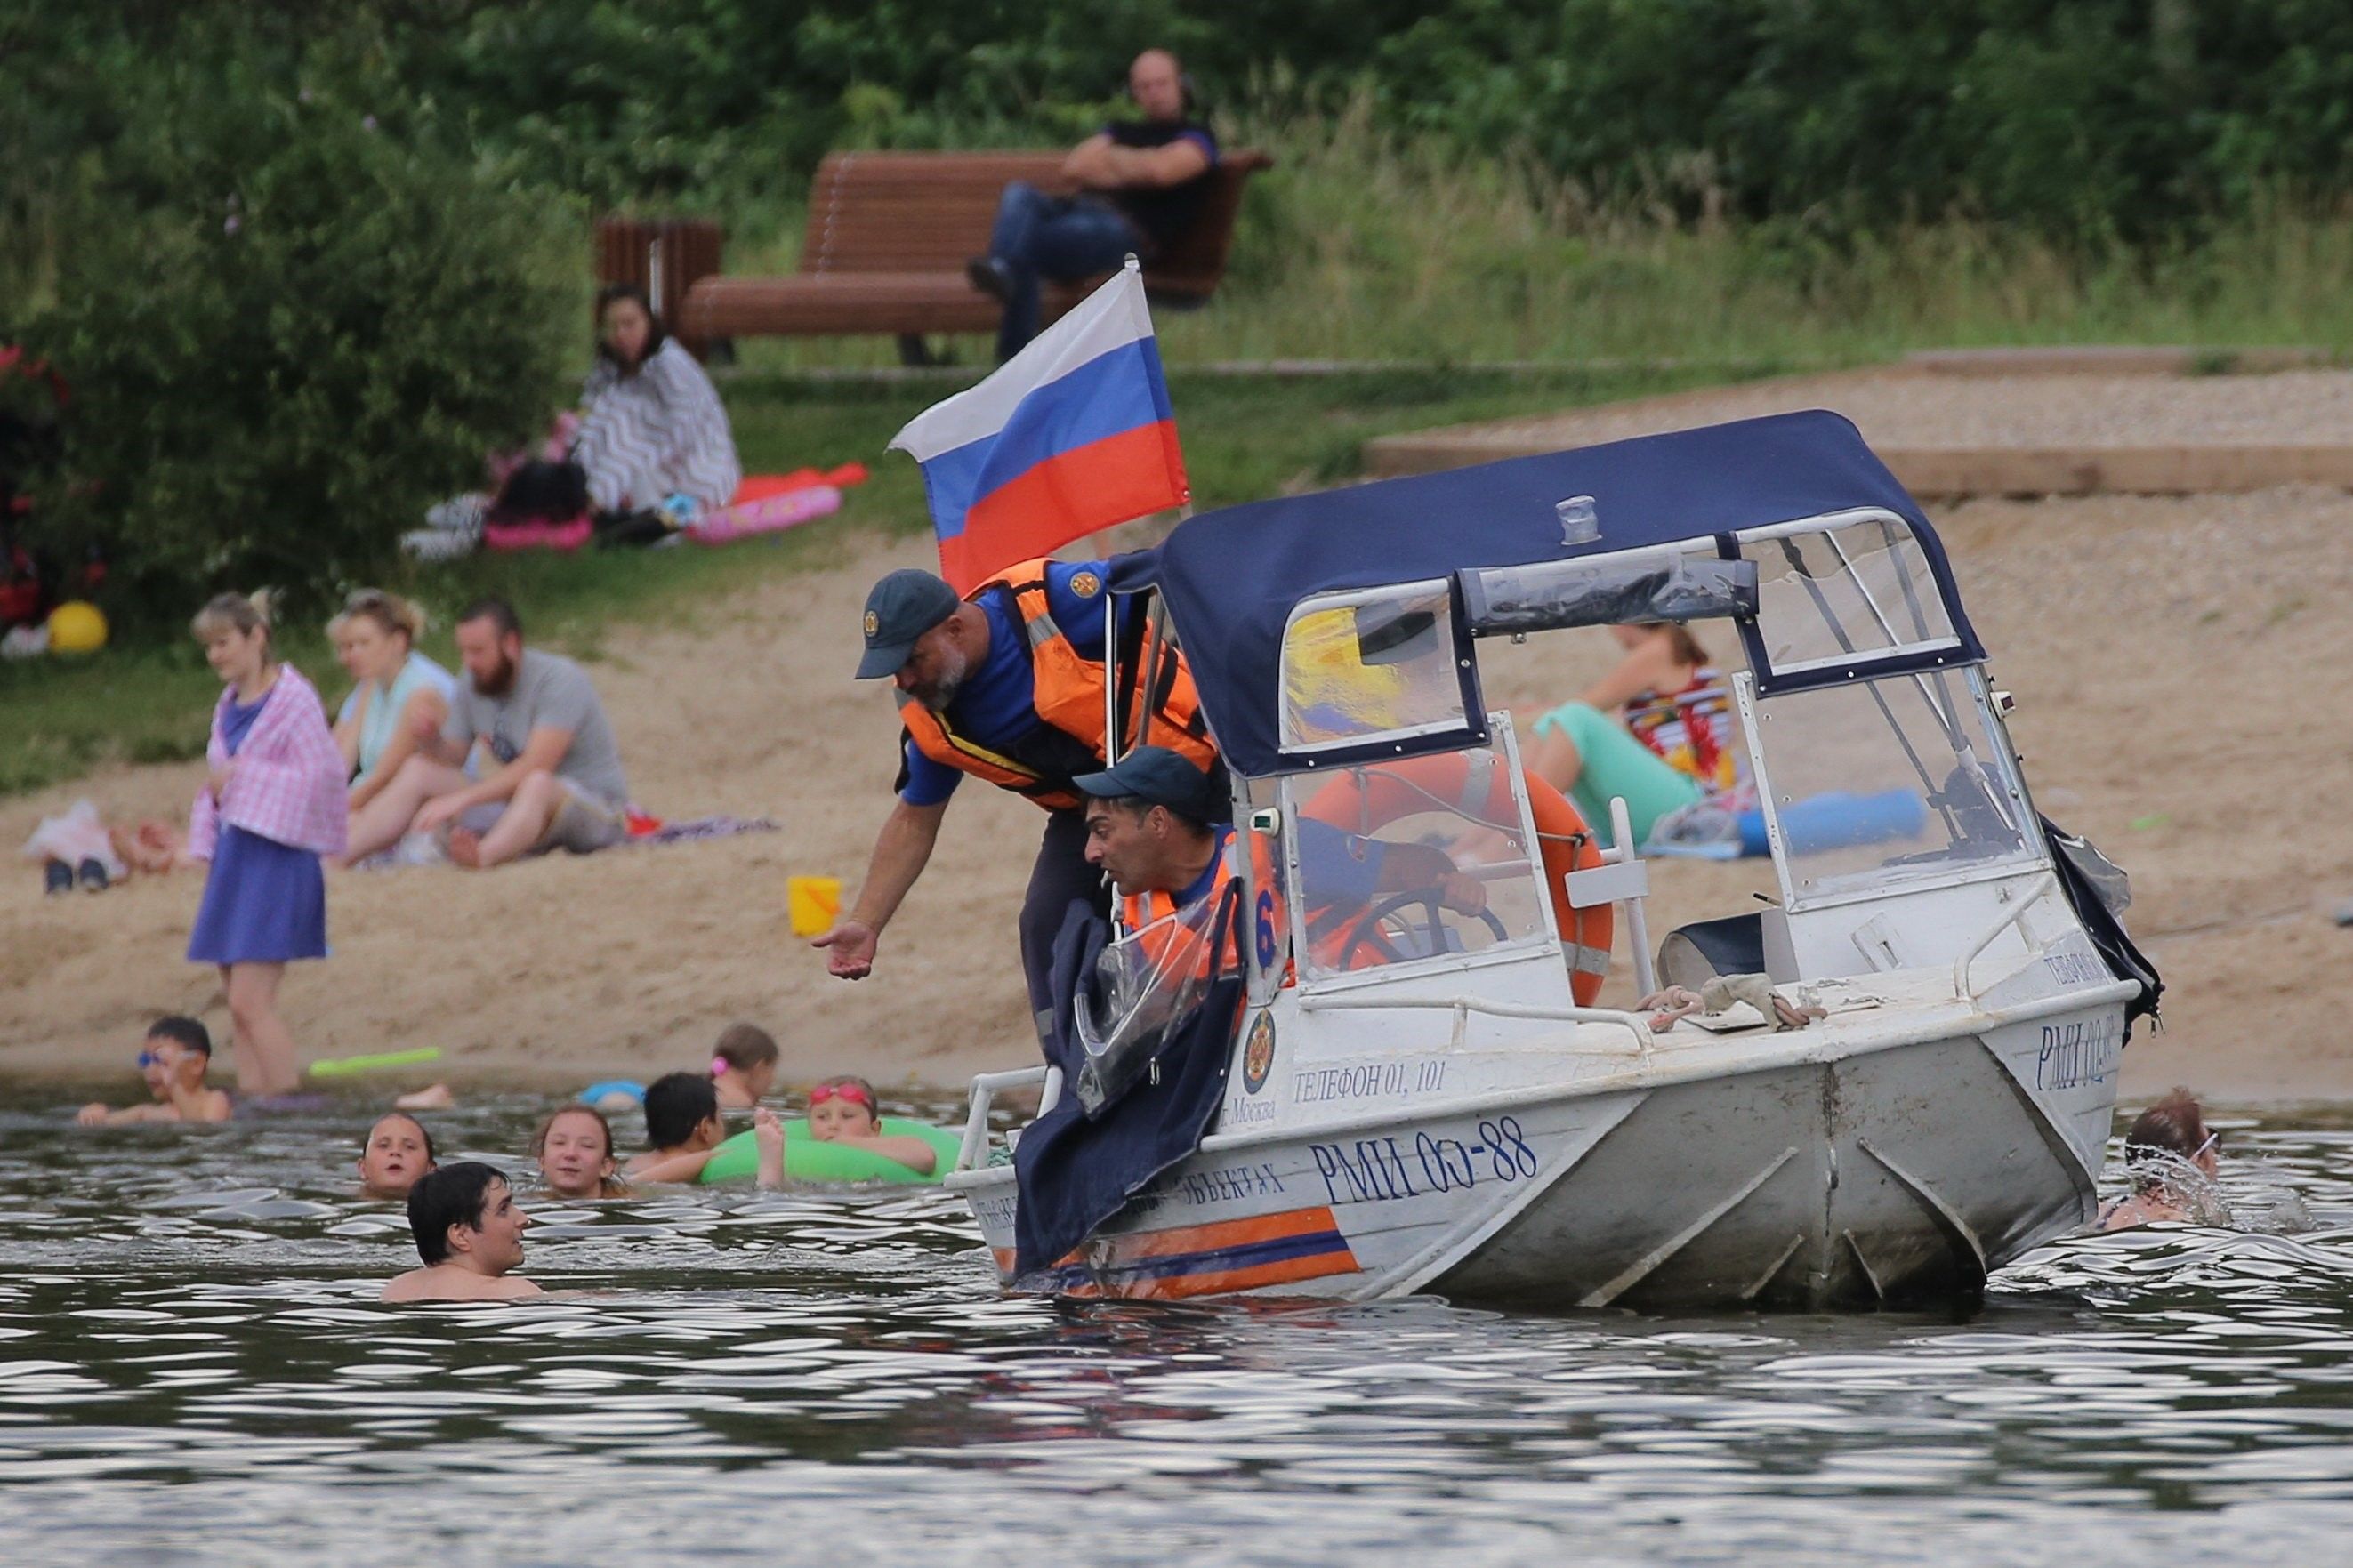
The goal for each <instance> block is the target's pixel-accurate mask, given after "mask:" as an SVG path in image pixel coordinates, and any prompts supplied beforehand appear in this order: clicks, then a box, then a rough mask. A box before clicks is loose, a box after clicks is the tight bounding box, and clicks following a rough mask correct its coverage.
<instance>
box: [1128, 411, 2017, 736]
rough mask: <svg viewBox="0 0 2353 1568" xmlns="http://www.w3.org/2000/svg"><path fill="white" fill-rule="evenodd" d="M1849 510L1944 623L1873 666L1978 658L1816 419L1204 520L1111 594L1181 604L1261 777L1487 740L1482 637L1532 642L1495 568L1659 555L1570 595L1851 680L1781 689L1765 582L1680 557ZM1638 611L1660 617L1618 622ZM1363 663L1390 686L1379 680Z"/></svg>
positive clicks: (1613, 448) (1215, 708) (1938, 552)
mask: <svg viewBox="0 0 2353 1568" xmlns="http://www.w3.org/2000/svg"><path fill="white" fill-rule="evenodd" d="M1841 513H1848V514H1860V515H1862V516H1870V515H1874V514H1875V515H1878V516H1880V517H1881V519H1882V524H1881V525H1874V526H1880V527H1881V528H1882V531H1883V537H1884V541H1885V542H1886V545H1887V548H1888V550H1889V552H1891V553H1893V552H1895V551H1897V550H1900V551H1901V552H1903V554H1904V555H1905V558H1907V559H1909V560H1911V561H1912V562H1914V563H1915V564H1916V567H1917V568H1919V569H1923V570H1925V573H1926V581H1925V582H1922V583H1920V584H1919V586H1920V587H1922V588H1926V589H1929V590H1932V592H1933V599H1932V601H1931V605H1932V606H1933V608H1941V610H1942V612H1943V614H1942V616H1935V615H1934V614H1933V608H1932V610H1931V613H1930V618H1931V619H1933V620H1935V621H1936V628H1935V629H1936V636H1935V637H1934V639H1933V646H1932V644H1931V643H1930V642H1928V641H1922V642H1920V643H1918V644H1916V645H1915V646H1916V647H1919V648H1920V649H1923V650H1927V651H1922V652H1920V653H1918V654H1916V655H1915V654H1911V653H1909V652H1907V650H1906V648H1905V647H1904V646H1901V645H1898V646H1895V647H1888V648H1886V649H1884V650H1883V651H1881V652H1878V653H1873V654H1866V655H1865V661H1867V662H1868V663H1870V664H1871V665H1872V667H1873V673H1884V672H1886V671H1888V670H1889V669H1891V668H1901V667H1903V666H1904V665H1905V664H1907V663H1911V662H1914V661H1915V659H1916V661H1917V662H1918V663H1920V664H1923V665H1926V664H1929V663H1934V664H1937V665H1949V664H1961V663H1969V662H1974V661H1976V660H1979V659H1982V658H1984V657H1985V651H1984V648H1983V647H1982V645H1980V644H1979V642H1978V637H1977V633H1976V632H1975V631H1974V630H1973V629H1972V628H1971V627H1970V626H1969V624H1968V618H1967V617H1966V616H1965V615H1964V614H1963V613H1962V609H1961V605H1960V598H1959V595H1958V594H1957V591H1956V589H1955V587H1954V584H1953V577H1952V571H1951V568H1950V566H1949V565H1948V564H1947V561H1946V557H1945V552H1944V547H1943V545H1942V544H1941V543H1940V542H1938V540H1937V539H1936V532H1935V531H1934V530H1933V529H1931V528H1930V527H1929V526H1928V521H1927V519H1926V517H1925V516H1923V515H1922V514H1921V511H1920V508H1919V506H1918V504H1917V503H1915V501H1914V500H1912V498H1911V497H1910V496H1909V495H1907V494H1905V490H1904V487H1903V486H1902V485H1900V484H1898V483H1897V482H1896V480H1895V477H1894V475H1893V474H1891V473H1889V472H1888V471H1887V468H1886V466H1885V465H1884V464H1883V463H1882V462H1881V461H1880V460H1879V459H1878V458H1876V457H1875V456H1873V453H1872V451H1871V449H1870V447H1867V446H1865V445H1864V444H1863V440H1862V435H1861V433H1860V432H1858V431H1857V430H1856V429H1855V427H1854V426H1853V425H1852V423H1851V422H1850V421H1848V420H1847V419H1846V418H1845V417H1844V416H1841V415H1838V414H1833V413H1831V412H1829V411H1827V410H1822V409H1815V410H1811V411H1809V412H1805V413H1799V414H1782V415H1775V416H1770V417H1768V418H1763V419H1747V420H1742V421H1739V422H1737V423H1736V424H1730V425H1718V426H1710V427H1707V428H1705V429H1699V430H1685V431H1677V432H1674V433H1672V434H1669V435H1662V436H1645V437H1638V438H1636V439H1633V440H1629V441H1614V442H1611V443H1609V444H1608V445H1606V446H1599V447H1583V448H1580V449H1578V450H1576V451H1568V452H1556V453H1552V454H1550V455H1548V456H1545V457H1536V458H1513V459H1510V460H1508V461H1505V462H1500V463H1488V464H1482V465H1481V466H1479V467H1477V468H1459V469H1454V470H1452V471H1450V472H1446V473H1438V474H1427V475H1420V476H1417V477H1415V478H1411V479H1389V480H1385V481H1382V482H1380V483H1377V484H1367V485H1356V486H1351V487H1348V488H1346V489H1333V490H1324V491H1318V492H1316V493H1314V494H1309V495H1301V496H1290V497H1283V498H1280V499H1277V500H1263V501H1253V502H1250V503H1247V504H1245V505H1241V506H1234V507H1227V508H1224V509H1223V510H1218V511H1211V512H1204V513H1202V514H1201V515H1200V516H1198V517H1195V518H1193V519H1191V520H1190V521H1187V522H1185V523H1183V524H1182V525H1180V526H1179V527H1178V528H1177V529H1176V531H1175V532H1173V533H1171V534H1170V535H1169V536H1168V538H1167V539H1166V541H1164V542H1162V543H1161V544H1160V545H1159V546H1158V547H1157V548H1155V549H1152V550H1145V551H1138V552H1134V553H1133V554H1129V555H1124V556H1121V557H1119V558H1118V559H1117V560H1115V561H1114V562H1113V563H1112V566H1111V572H1110V576H1111V584H1110V585H1111V587H1112V589H1113V592H1114V593H1120V594H1138V593H1144V592H1147V591H1151V590H1157V591H1158V592H1159V593H1161V594H1162V595H1164V596H1165V597H1166V603H1167V608H1168V615H1169V618H1170V620H1171V622H1172V624H1173V625H1174V626H1175V628H1176V635H1177V637H1178V639H1179V640H1180V642H1181V643H1182V645H1183V647H1184V648H1185V654H1186V658H1187V662H1188V663H1189V664H1190V665H1191V667H1192V671H1193V679H1194V683H1195V685H1196V687H1197V688H1198V691H1199V693H1200V700H1201V707H1202V710H1203V711H1204V713H1205V714H1206V715H1207V717H1208V721H1209V726H1210V729H1211V731H1213V732H1214V733H1215V735H1216V737H1217V740H1218V743H1219V748H1220V750H1221V751H1222V752H1224V754H1225V757H1226V760H1227V762H1228V763H1229V764H1230V765H1231V766H1233V767H1234V768H1235V769H1237V770H1238V771H1240V772H1241V773H1246V774H1249V775H1250V776H1253V777H1264V776H1268V775H1271V774H1276V773H1293V772H1301V771H1304V770H1307V769H1310V768H1318V767H1326V766H1333V765H1338V764H1345V763H1358V762H1366V761H1370V760H1372V759H1374V758H1380V757H1395V756H1400V755H1412V754H1415V753H1417V752H1436V751H1444V750H1450V749H1453V748H1457V747H1461V746H1464V745H1469V744H1472V743H1478V742H1484V741H1486V739H1487V738H1488V737H1487V734H1486V722H1485V708H1484V706H1483V704H1482V701H1481V700H1480V697H1479V691H1478V670H1477V661H1476V660H1475V659H1474V658H1472V657H1471V638H1472V637H1473V636H1474V635H1478V634H1479V633H1481V632H1486V633H1490V634H1498V633H1504V632H1509V631H1514V630H1518V629H1522V628H1521V626H1518V625H1516V624H1514V623H1513V622H1511V621H1509V620H1504V619H1497V618H1490V619H1487V620H1484V621H1481V620H1480V619H1479V616H1481V615H1483V614H1485V613H1486V611H1485V608H1484V604H1485V601H1486V600H1487V599H1490V598H1492V597H1493V595H1492V593H1491V594H1484V595H1482V594H1481V593H1480V592H1478V591H1477V588H1478V579H1477V578H1476V577H1475V576H1472V575H1471V574H1477V573H1481V572H1482V571H1490V570H1491V569H1493V568H1501V567H1526V566H1534V565H1538V564H1543V563H1561V562H1569V561H1575V560H1577V559H1578V558H1580V557H1597V556H1605V555H1607V556H1616V555H1620V554H1621V553H1622V552H1630V551H1652V552H1659V553H1660V570H1659V571H1657V572H1656V573H1654V574H1652V575H1651V578H1649V579H1636V578H1629V577H1628V576H1626V575H1624V574H1617V575H1613V576H1609V577H1608V578H1606V579H1601V580H1598V581H1595V582H1588V583H1585V584H1577V585H1576V586H1575V587H1574V588H1573V589H1572V590H1570V592H1571V593H1572V594H1576V595H1583V596H1584V598H1585V600H1586V602H1588V604H1609V605H1616V606H1620V607H1621V609H1620V611H1618V612H1613V617H1612V618H1625V619H1642V618H1653V619H1666V618H1679V617H1680V616H1681V615H1683V613H1685V610H1684V609H1683V608H1677V607H1675V606H1685V607H1688V606H1694V605H1697V606H1703V607H1701V608H1699V609H1697V610H1695V611H1692V612H1691V613H1699V614H1711V613H1713V614H1723V613H1736V614H1738V615H1740V616H1742V635H1743V637H1744V638H1745V639H1746V640H1748V642H1749V646H1750V650H1751V655H1752V659H1753V660H1755V661H1756V662H1757V663H1759V664H1760V665H1762V666H1763V667H1764V668H1762V669H1761V670H1760V677H1759V683H1760V689H1772V688H1773V687H1776V686H1779V687H1782V688H1785V689H1795V688H1799V687H1801V686H1805V685H1813V684H1827V683H1831V682H1833V681H1838V680H1842V679H1852V678H1853V677H1854V675H1855V670H1854V669H1852V668H1843V669H1841V668H1833V667H1836V666H1841V665H1852V664H1854V663H1855V662H1857V661H1856V659H1855V657H1854V656H1855V653H1856V651H1857V650H1856V649H1855V648H1853V647H1848V648H1847V649H1846V657H1844V658H1841V657H1840V656H1839V650H1838V648H1837V647H1831V649H1830V650H1829V651H1830V654H1831V657H1829V658H1820V659H1815V660H1813V661H1811V665H1812V666H1813V667H1814V668H1805V669H1801V670H1793V671H1792V672H1791V673H1789V674H1788V675H1786V676H1778V675H1777V671H1776V669H1775V668H1774V660H1773V659H1772V658H1771V657H1770V653H1769V650H1767V649H1766V648H1765V647H1763V645H1762V644H1760V643H1758V642H1757V640H1756V636H1757V634H1756V625H1755V621H1754V616H1755V614H1756V605H1757V581H1756V578H1755V576H1754V574H1753V573H1754V568H1753V567H1749V566H1746V565H1744V566H1743V567H1742V568H1741V569H1740V570H1741V572H1742V573H1746V574H1748V575H1746V576H1741V577H1737V578H1736V577H1735V576H1733V575H1732V574H1724V573H1717V574H1715V575H1714V576H1704V577H1703V578H1702V579H1700V580H1694V578H1693V577H1692V575H1691V574H1687V573H1679V572H1677V571H1676V570H1675V569H1674V567H1673V564H1672V563H1673V561H1674V559H1675V558H1676V556H1677V555H1678V552H1677V550H1676V548H1675V547H1678V546H1680V547H1683V551H1682V553H1683V554H1692V553H1696V552H1694V551H1693V546H1694V544H1696V545H1697V546H1699V548H1700V551H1703V552H1704V556H1705V559H1706V560H1708V561H1710V562H1715V561H1723V562H1735V561H1738V560H1740V559H1741V558H1742V556H1743V553H1744V552H1743V549H1742V547H1741V545H1740V543H1739V542H1738V541H1737V539H1736V536H1737V535H1739V534H1742V533H1744V532H1746V531H1752V530H1757V529H1763V528H1768V527H1771V526H1772V525H1775V524H1781V523H1792V522H1799V521H1806V520H1809V519H1815V518H1824V517H1831V516H1834V515H1837V514H1841ZM1891 519H1892V520H1893V521H1892V522H1890V521H1888V520H1891ZM1696 565H1697V563H1696V562H1694V566H1696ZM1771 569H1772V568H1768V570H1771ZM1569 575H1574V574H1569ZM1466 584H1469V585H1472V588H1473V592H1472V594H1471V595H1468V597H1469V598H1470V599H1471V600H1472V601H1473V602H1472V604H1471V605H1468V606H1466V603H1465V600H1466V595H1465V594H1464V592H1463V587H1464V586H1465V585H1466ZM1488 586H1489V587H1491V588H1492V586H1493V584H1489V585H1488ZM1376 590H1383V591H1380V592H1376ZM1644 595H1648V596H1649V597H1648V599H1647V601H1646V600H1645V598H1644ZM1770 597H1771V593H1770V587H1769V584H1768V591H1767V599H1768V602H1769V600H1770ZM1311 601H1312V603H1311ZM1935 601H1941V605H1936V604H1935ZM1644 602H1649V603H1652V604H1656V605H1660V606H1662V608H1661V609H1660V610H1658V611H1657V612H1655V613H1653V614H1651V615H1637V614H1629V613H1624V612H1623V609H1622V606H1626V605H1641V604H1642V603H1644ZM1710 605H1713V606H1715V607H1714V608H1707V607H1704V606H1710ZM1318 617H1322V618H1323V620H1324V624H1323V625H1320V626H1319V625H1318V624H1317V622H1318ZM1831 619H1833V620H1834V619H1835V617H1831ZM1474 623H1475V624H1474ZM1554 624H1559V625H1568V624H1588V619H1587V618H1579V619H1577V620H1575V621H1570V620H1562V621H1557V622H1556V623H1554ZM1832 636H1833V637H1836V639H1837V641H1838V642H1839V643H1845V642H1846V641H1847V638H1846V637H1845V635H1844V634H1843V633H1839V632H1836V631H1835V630H1833V632H1832ZM1759 653H1766V654H1767V658H1763V659H1757V658H1756V656H1757V654H1759ZM1319 666H1331V667H1333V668H1341V667H1345V668H1344V669H1343V673H1344V674H1345V677H1346V679H1336V678H1335V679H1330V680H1326V681H1322V682H1321V683H1320V684H1319ZM1367 670H1373V671H1376V672H1377V675H1378V676H1379V679H1377V680H1372V681H1368V680H1366V679H1365V675H1366V671H1367ZM1368 688H1373V689H1377V701H1378V702H1379V703H1380V705H1381V706H1382V708H1383V711H1382V712H1381V713H1380V714H1379V715H1378V716H1377V720H1372V721H1368V720H1367V718H1366V715H1365V714H1364V713H1363V712H1361V711H1355V710H1345V711H1339V712H1336V713H1335V712H1334V711H1332V700H1331V699H1330V698H1329V696H1328V695H1327V694H1328V693H1330V692H1339V693H1341V694H1342V696H1341V699H1340V700H1342V701H1343V702H1344V704H1345V703H1356V704H1362V703H1363V702H1364V701H1366V700H1367V699H1366V697H1365V696H1364V693H1365V691H1366V689H1368ZM1376 735H1377V739H1372V738H1371V737H1373V736H1376Z"/></svg>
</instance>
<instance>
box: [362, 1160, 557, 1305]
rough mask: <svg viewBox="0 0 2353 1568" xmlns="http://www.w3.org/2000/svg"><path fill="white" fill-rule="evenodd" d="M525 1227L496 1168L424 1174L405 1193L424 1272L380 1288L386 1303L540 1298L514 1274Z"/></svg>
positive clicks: (527, 1219) (474, 1166)
mask: <svg viewBox="0 0 2353 1568" xmlns="http://www.w3.org/2000/svg"><path fill="white" fill-rule="evenodd" d="M530 1224H531V1216H530V1215H526V1214H524V1213H523V1212H522V1208H521V1207H520V1206H519V1205H517V1204H516V1203H515V1201H514V1192H513V1190H512V1188H510V1187H509V1186H508V1185H507V1179H506V1177H505V1176H503V1175H501V1174H500V1173H499V1171H498V1169H497V1167H495V1166H491V1165H485V1164H483V1163H481V1162H480V1161H479V1160H460V1161H459V1162H458V1163H456V1164H454V1165H449V1166H446V1167H444V1168H442V1169H439V1170H434V1171H427V1172H426V1173H424V1174H423V1175H422V1176H420V1177H418V1178H417V1184H416V1185H414V1186H412V1187H410V1188H409V1189H408V1228H409V1231H410V1233H411V1234H412V1235H414V1236H415V1237H417V1257H418V1258H420V1259H421V1260H423V1263H424V1267H423V1268H412V1269H410V1270H409V1271H408V1272H407V1273H406V1274H403V1275H400V1276H398V1277H396V1279H393V1281H392V1282H391V1283H390V1284H388V1285H386V1286H385V1288H384V1298H383V1299H384V1300H387V1301H512V1300H522V1299H523V1298H525V1297H530V1296H537V1295H540V1294H542V1292H541V1290H540V1288H539V1287H538V1286H536V1285H534V1284H533V1283H532V1282H531V1281H530V1280H528V1279H524V1278H522V1276H521V1275H519V1274H517V1273H515V1272H514V1270H515V1269H517V1268H521V1267H522V1233H523V1229H524V1227H525V1226H529V1225H530Z"/></svg>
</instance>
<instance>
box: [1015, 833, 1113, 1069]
mask: <svg viewBox="0 0 2353 1568" xmlns="http://www.w3.org/2000/svg"><path fill="white" fill-rule="evenodd" d="M1075 903H1083V904H1086V905H1088V906H1089V907H1090V908H1092V909H1093V910H1094V911H1095V912H1096V913H1098V914H1102V915H1108V914H1110V912H1111V889H1110V888H1108V887H1107V886H1105V885H1104V883H1103V873H1102V872H1101V871H1099V870H1097V869H1096V868H1093V867H1092V866H1090V865H1088V864H1087V819H1086V816H1085V815H1084V814H1083V813H1082V812H1078V811H1057V812H1052V813H1050V814H1049V815H1048V816H1047V818H1046V833H1045V837H1042V838H1040V839H1039V841H1038V863H1037V864H1036V865H1035V866H1033V867H1031V868H1030V870H1029V893H1028V894H1027V895H1026V896H1025V897H1024V898H1023V899H1022V900H1021V973H1022V977H1023V978H1024V979H1026V980H1027V981H1028V982H1029V1016H1030V1018H1031V1019H1032V1020H1033V1021H1034V1022H1035V1023H1036V1024H1037V1026H1038V1038H1039V1041H1040V1042H1041V1043H1042V1042H1043V1041H1044V1040H1045V1039H1046V1037H1047V1035H1048V1033H1049V1032H1050V1030H1051V1029H1052V1028H1053V1023H1054V986H1053V982H1052V979H1051V975H1050V970H1051V966H1052V963H1053V959H1054V938H1055V937H1056V936H1058V935H1060V932H1061V930H1062V921H1064V920H1065V919H1067V918H1068V917H1069V915H1070V912H1071V905H1072V904H1075Z"/></svg>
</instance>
